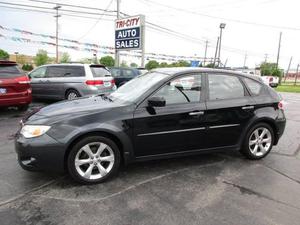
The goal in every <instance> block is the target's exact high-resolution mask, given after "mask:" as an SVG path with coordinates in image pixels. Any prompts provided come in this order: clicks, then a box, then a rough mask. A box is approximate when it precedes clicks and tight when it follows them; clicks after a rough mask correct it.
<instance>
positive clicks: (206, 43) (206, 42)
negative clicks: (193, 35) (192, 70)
mask: <svg viewBox="0 0 300 225" xmlns="http://www.w3.org/2000/svg"><path fill="white" fill-rule="evenodd" d="M207 45H208V40H206V41H205V51H204V60H203V66H205V61H206V53H207Z"/></svg>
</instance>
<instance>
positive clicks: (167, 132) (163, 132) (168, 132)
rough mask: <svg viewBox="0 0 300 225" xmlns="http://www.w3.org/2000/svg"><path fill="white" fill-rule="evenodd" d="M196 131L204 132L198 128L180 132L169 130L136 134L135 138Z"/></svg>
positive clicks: (202, 128) (203, 128) (201, 128)
mask: <svg viewBox="0 0 300 225" xmlns="http://www.w3.org/2000/svg"><path fill="white" fill-rule="evenodd" d="M196 130H205V127H198V128H190V129H181V130H171V131H161V132H153V133H145V134H138V135H137V136H139V137H140V136H150V135H159V134H171V133H180V132H187V131H196Z"/></svg>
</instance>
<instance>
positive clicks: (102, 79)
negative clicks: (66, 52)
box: [28, 64, 116, 100]
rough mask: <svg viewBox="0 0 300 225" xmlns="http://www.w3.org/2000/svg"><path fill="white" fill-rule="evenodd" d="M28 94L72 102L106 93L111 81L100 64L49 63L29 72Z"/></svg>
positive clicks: (112, 87) (111, 84)
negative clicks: (29, 84)
mask: <svg viewBox="0 0 300 225" xmlns="http://www.w3.org/2000/svg"><path fill="white" fill-rule="evenodd" d="M28 76H29V78H30V79H31V86H32V95H33V97H36V98H48V99H68V100H71V99H74V98H78V97H81V96H90V95H98V94H102V93H109V92H112V91H114V90H115V89H116V86H115V80H114V78H113V77H112V76H111V73H110V72H109V70H108V69H107V68H106V67H105V66H103V65H97V64H95V65H93V64H92V65H90V64H51V65H44V66H40V67H38V68H36V69H35V70H33V71H32V72H30V73H29V75H28Z"/></svg>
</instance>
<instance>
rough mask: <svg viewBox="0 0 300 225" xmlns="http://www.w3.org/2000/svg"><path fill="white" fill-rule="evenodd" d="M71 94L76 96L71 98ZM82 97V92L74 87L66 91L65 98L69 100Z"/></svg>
mask: <svg viewBox="0 0 300 225" xmlns="http://www.w3.org/2000/svg"><path fill="white" fill-rule="evenodd" d="M70 96H75V97H74V98H71V97H70ZM79 97H80V94H79V92H78V91H76V90H74V89H71V90H68V91H67V93H66V96H65V99H67V100H72V99H75V98H79Z"/></svg>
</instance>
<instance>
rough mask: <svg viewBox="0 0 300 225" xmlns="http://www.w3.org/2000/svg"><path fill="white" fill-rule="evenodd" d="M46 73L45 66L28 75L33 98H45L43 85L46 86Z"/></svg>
mask: <svg viewBox="0 0 300 225" xmlns="http://www.w3.org/2000/svg"><path fill="white" fill-rule="evenodd" d="M46 72H47V66H42V67H39V68H36V69H35V70H33V71H32V72H31V73H29V75H28V76H29V78H30V84H31V88H32V95H33V96H34V97H45V93H44V90H45V85H46V83H45V82H46V78H45V76H46Z"/></svg>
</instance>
